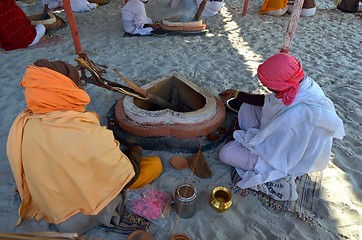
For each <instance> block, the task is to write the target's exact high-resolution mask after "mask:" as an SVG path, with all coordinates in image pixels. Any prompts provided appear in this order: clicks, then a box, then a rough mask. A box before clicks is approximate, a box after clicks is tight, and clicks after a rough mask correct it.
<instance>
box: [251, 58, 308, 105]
mask: <svg viewBox="0 0 362 240" xmlns="http://www.w3.org/2000/svg"><path fill="white" fill-rule="evenodd" d="M258 78H259V80H260V81H261V82H262V83H263V84H264V86H266V87H267V88H269V89H270V90H272V91H275V92H276V93H277V95H276V97H277V98H282V99H283V103H284V104H285V105H287V106H288V105H290V104H291V103H292V102H293V100H294V98H295V96H296V95H297V93H298V87H299V83H300V81H301V80H302V79H303V78H304V70H303V68H302V65H301V63H300V62H299V61H298V59H296V58H295V57H293V56H291V55H289V54H287V53H278V54H275V55H273V56H271V57H270V58H268V59H267V60H265V62H264V63H262V64H260V65H259V67H258Z"/></svg>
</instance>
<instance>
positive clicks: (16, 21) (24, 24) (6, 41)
mask: <svg viewBox="0 0 362 240" xmlns="http://www.w3.org/2000/svg"><path fill="white" fill-rule="evenodd" d="M45 30H46V29H45V26H44V25H43V24H37V25H36V26H32V25H31V22H30V20H29V19H28V17H27V16H26V14H25V13H24V11H23V10H22V9H21V8H20V7H19V6H18V5H17V4H16V2H15V0H1V1H0V48H3V49H5V50H7V51H10V50H15V49H19V48H26V47H30V46H34V45H35V44H37V43H38V42H39V41H40V40H41V38H42V37H43V36H44V34H45Z"/></svg>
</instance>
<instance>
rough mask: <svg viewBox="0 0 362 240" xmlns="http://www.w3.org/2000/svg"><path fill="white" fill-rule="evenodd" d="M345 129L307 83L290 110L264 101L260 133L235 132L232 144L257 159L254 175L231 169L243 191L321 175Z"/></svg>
mask: <svg viewBox="0 0 362 240" xmlns="http://www.w3.org/2000/svg"><path fill="white" fill-rule="evenodd" d="M344 135H345V133H344V127H343V122H342V120H341V119H340V118H339V117H338V116H337V114H336V112H335V108H334V106H333V103H332V102H331V100H330V99H328V98H327V97H326V96H325V95H324V93H323V91H322V89H321V88H320V87H319V86H318V84H317V83H316V82H315V81H314V80H312V79H311V78H309V77H306V78H305V79H304V80H303V81H302V82H301V84H300V86H299V92H298V94H297V96H296V98H295V100H294V101H293V103H292V104H291V105H290V106H286V105H284V104H283V103H282V99H278V98H276V97H275V95H274V94H269V95H267V96H266V97H265V103H264V106H263V108H262V117H261V125H260V129H257V128H249V129H247V130H246V131H244V130H237V131H235V132H234V138H235V140H236V141H238V142H239V143H240V144H241V145H242V146H244V147H246V148H248V149H249V150H250V151H251V153H253V154H256V155H257V156H258V159H257V162H256V165H255V167H254V170H248V171H245V170H243V169H238V168H236V170H237V172H238V174H239V175H240V177H241V181H239V182H238V183H237V185H238V186H239V187H240V188H242V189H244V188H250V187H253V186H256V185H259V184H262V183H265V182H270V181H274V180H277V179H281V178H285V177H287V176H301V175H303V174H306V173H311V172H315V171H319V170H323V169H325V168H326V167H327V164H328V161H329V159H330V154H331V148H332V140H333V138H338V139H342V138H343V136H344Z"/></svg>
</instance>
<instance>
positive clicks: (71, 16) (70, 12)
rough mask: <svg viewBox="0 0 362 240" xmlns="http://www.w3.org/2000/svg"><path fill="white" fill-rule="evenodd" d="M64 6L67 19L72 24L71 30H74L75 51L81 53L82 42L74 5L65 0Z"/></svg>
mask: <svg viewBox="0 0 362 240" xmlns="http://www.w3.org/2000/svg"><path fill="white" fill-rule="evenodd" d="M63 7H64V10H65V14H66V15H67V19H68V22H69V26H70V31H71V32H72V38H73V43H74V48H75V52H76V53H77V54H78V55H80V54H81V53H82V52H83V50H82V44H81V42H80V38H79V34H78V27H77V23H76V22H75V18H74V14H73V10H72V6H71V5H70V1H69V0H63Z"/></svg>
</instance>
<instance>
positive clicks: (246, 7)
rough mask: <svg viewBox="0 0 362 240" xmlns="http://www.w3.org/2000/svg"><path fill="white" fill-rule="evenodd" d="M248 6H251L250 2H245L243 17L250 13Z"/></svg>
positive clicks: (246, 0) (245, 0) (247, 0)
mask: <svg viewBox="0 0 362 240" xmlns="http://www.w3.org/2000/svg"><path fill="white" fill-rule="evenodd" d="M248 5H249V0H244V7H243V14H242V15H243V16H245V15H246V12H247V11H248Z"/></svg>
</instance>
